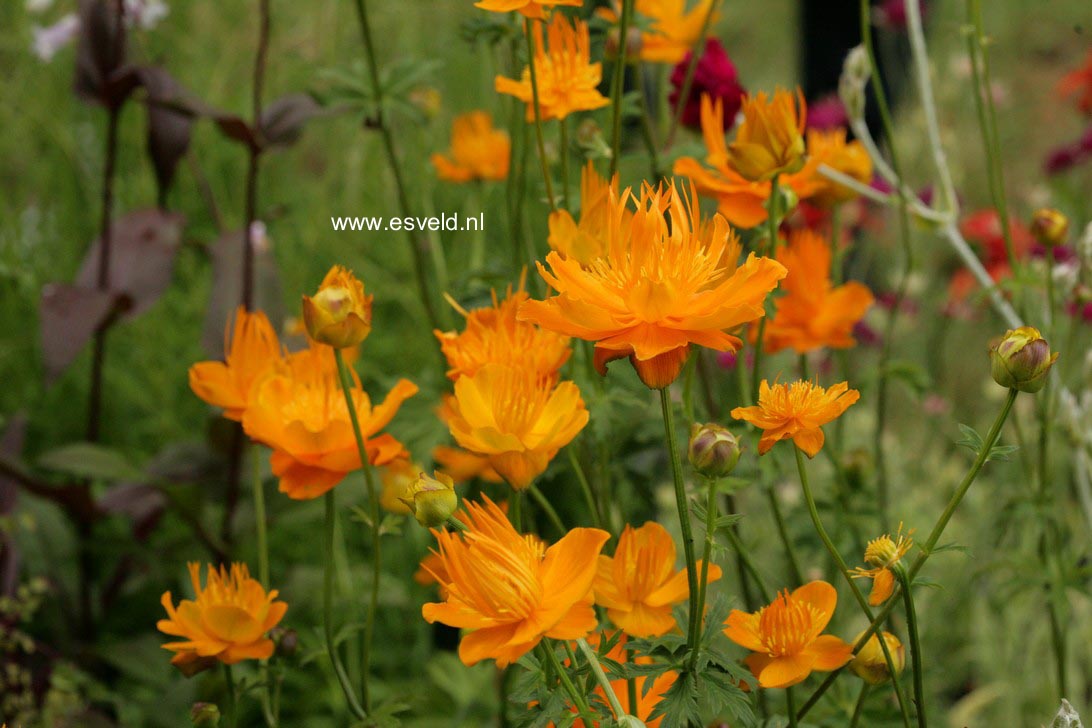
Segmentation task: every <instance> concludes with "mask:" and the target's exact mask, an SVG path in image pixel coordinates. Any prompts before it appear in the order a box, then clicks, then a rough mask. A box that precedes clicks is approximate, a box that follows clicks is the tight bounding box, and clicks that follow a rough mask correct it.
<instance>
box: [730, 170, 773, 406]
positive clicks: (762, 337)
mask: <svg viewBox="0 0 1092 728" xmlns="http://www.w3.org/2000/svg"><path fill="white" fill-rule="evenodd" d="M780 196H781V195H780V192H779V190H778V179H777V175H774V178H773V179H772V180H770V207H769V210H768V212H767V216H766V226H767V228H766V235H767V238H768V239H767V240H766V244H765V246H764V247H765V250H764V251H763V253H764V254H765V255H773V254H774V253H776V252H777V223H778V219H777V215H778V208H779V207H780V203H779V200H780ZM766 318H767V317H766V316H763V317H762V318H761V319H760V320H759V322H758V337H757V338H756V339H755V368H754V372H753V373H752V375H751V400H752V401H754V402H757V401H758V390H759V383H760V382H761V381H762V354H763V349H764V348H765V342H766ZM739 364H740V362H736V366H739Z"/></svg>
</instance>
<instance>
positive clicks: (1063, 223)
mask: <svg viewBox="0 0 1092 728" xmlns="http://www.w3.org/2000/svg"><path fill="white" fill-rule="evenodd" d="M1031 234H1032V235H1034V236H1035V239H1036V240H1038V241H1039V244H1040V245H1042V246H1043V247H1045V248H1056V247H1058V246H1059V245H1065V241H1066V239H1067V238H1068V237H1069V218H1068V217H1066V216H1065V215H1063V214H1062V213H1060V212H1058V211H1057V210H1055V209H1052V208H1049V207H1042V208H1040V209H1038V210H1036V211H1035V213H1034V214H1032V216H1031Z"/></svg>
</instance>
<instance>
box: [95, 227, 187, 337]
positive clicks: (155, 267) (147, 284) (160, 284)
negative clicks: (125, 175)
mask: <svg viewBox="0 0 1092 728" xmlns="http://www.w3.org/2000/svg"><path fill="white" fill-rule="evenodd" d="M184 222H185V218H184V217H183V216H182V215H180V214H178V213H172V212H164V211H162V210H137V211H135V212H130V213H128V214H126V215H123V216H121V217H119V218H117V219H116V220H115V221H114V225H113V229H112V230H111V234H110V271H109V275H108V276H107V286H108V288H109V290H111V291H113V292H114V293H115V294H116V295H117V296H118V297H119V299H121V303H123V304H124V309H125V316H126V317H127V318H132V317H134V316H137V315H139V314H140V313H142V312H143V311H145V310H146V309H147V308H148V307H149V306H151V305H152V304H153V303H155V302H156V300H158V299H159V297H160V296H161V295H162V294H163V292H164V291H165V290H166V289H167V286H169V285H170V283H171V275H172V274H173V273H174V258H175V254H176V253H177V252H178V246H179V244H180V243H181V240H182V226H183V223H184ZM99 247H100V243H99V241H98V240H96V241H95V242H94V243H93V244H92V245H91V247H90V249H88V251H87V254H86V256H85V257H84V260H83V265H82V266H81V267H80V272H79V275H77V277H76V283H77V284H78V285H80V286H83V287H85V288H91V287H95V286H96V282H97V281H98V269H99Z"/></svg>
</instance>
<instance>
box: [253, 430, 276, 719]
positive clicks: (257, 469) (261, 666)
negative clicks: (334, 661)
mask: <svg viewBox="0 0 1092 728" xmlns="http://www.w3.org/2000/svg"><path fill="white" fill-rule="evenodd" d="M251 454H252V455H253V457H254V478H253V484H254V527H255V531H256V532H257V533H256V538H257V541H258V580H259V581H260V582H261V583H262V586H263V587H265V588H266V589H268V588H269V586H270V584H269V545H268V542H267V539H266V524H265V487H264V484H263V483H262V460H261V458H260V457H258V453H257V452H256V451H254V450H253V449H252V451H251ZM258 673H259V674H260V675H261V679H262V698H261V701H262V715H263V716H264V718H265V723H266V725H268V726H270V728H274V726H276V725H277V718H276V716H275V715H274V713H273V707H272V702H273V692H272V691H273V686H272V685H271V684H270V681H269V660H261V661H260V662H259V663H258Z"/></svg>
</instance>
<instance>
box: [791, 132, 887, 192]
mask: <svg viewBox="0 0 1092 728" xmlns="http://www.w3.org/2000/svg"><path fill="white" fill-rule="evenodd" d="M807 137H808V141H807V148H808V158H809V159H810V160H813V161H814V162H816V163H818V164H825V165H826V166H828V167H830V168H831V169H834V170H837V171H838V172H841V173H842V174H844V175H846V176H848V177H852V178H853V179H855V180H857V181H858V182H860V183H861V184H863V185H868V184H869V183H870V182H871V181H872V157H870V156H868V152H867V151H866V150H865V148H864V145H863V144H861V143H860V142H859V141H857V140H856V139H854V140H853V141H850V142H847V141H846V130H845V129H844V128H842V127H837V128H834V129H808V135H807ZM815 182H816V184H817V186H818V187H819V189H818V190H817V191H816V192H815V193H814V194H813V195H812V196H811V197H810V198H809V200H810V201H811V202H812V203H813V204H816V205H819V206H820V207H833V206H834V205H837V204H839V203H842V202H848V201H849V200H852V199H855V198H856V197H857V193H856V192H854V191H853V190H852V189H850V188H849V187H846V186H845V185H843V184H839V183H838V182H835V181H833V180H829V179H827V178H826V177H824V176H822V175H821V174H819V175H816V177H815Z"/></svg>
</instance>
